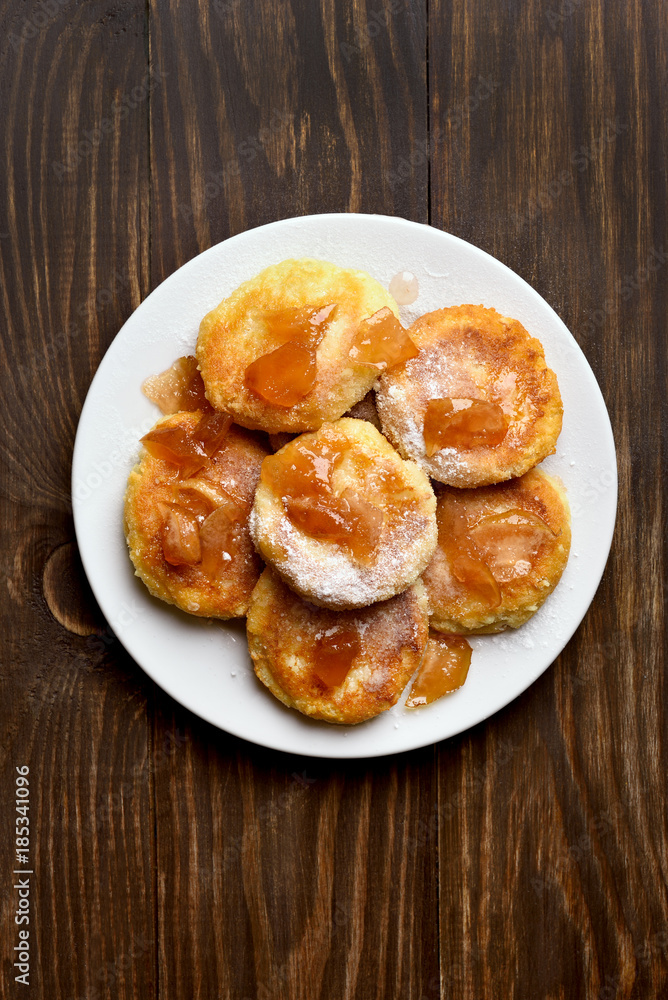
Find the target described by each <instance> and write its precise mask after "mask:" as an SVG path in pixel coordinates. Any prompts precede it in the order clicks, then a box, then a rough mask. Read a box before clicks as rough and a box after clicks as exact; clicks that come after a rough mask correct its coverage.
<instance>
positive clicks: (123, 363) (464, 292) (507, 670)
mask: <svg viewBox="0 0 668 1000" xmlns="http://www.w3.org/2000/svg"><path fill="white" fill-rule="evenodd" d="M287 257H317V258H322V259H324V260H329V261H333V262H334V263H336V264H339V265H342V266H344V267H353V268H359V269H361V270H365V271H369V272H370V273H371V274H372V275H373V277H374V278H376V279H377V280H378V281H380V282H381V283H382V284H383V285H385V286H386V287H387V285H388V284H389V281H390V279H391V278H392V276H393V275H394V274H396V273H397V272H398V271H402V270H409V271H412V272H413V273H414V274H416V275H417V277H418V279H419V282H420V294H419V297H418V299H417V301H416V302H415V303H414V304H413V305H411V306H407V307H402V310H401V312H402V319H403V321H404V323H405V324H407V323H409V322H412V321H413V320H414V319H415V318H416V317H417V316H419V315H421V314H423V313H426V312H429V311H430V310H432V309H436V308H439V307H442V306H448V305H458V304H461V303H463V302H472V303H482V304H483V305H485V306H494V307H495V308H496V309H498V310H499V312H501V313H503V314H505V315H508V316H513V317H515V318H517V319H519V320H520V322H522V323H523V324H524V326H525V327H526V328H527V329H528V330H529V332H530V333H531V334H533V335H534V336H536V337H538V339H539V340H540V341H542V343H543V345H544V347H545V354H546V356H547V363H548V365H550V367H551V368H553V369H554V370H555V371H556V373H557V377H558V379H559V387H560V389H561V394H562V397H563V402H564V425H563V431H562V433H561V437H560V438H559V441H558V448H557V454H555V455H553V456H551V457H550V458H549V459H547V460H546V461H545V463H544V467H545V469H546V470H547V471H548V472H550V473H553V474H556V475H559V476H560V477H561V478H562V480H563V481H564V483H565V485H566V488H567V490H568V496H569V498H570V502H571V508H572V515H573V542H572V549H571V556H570V559H569V562H568V566H567V567H566V571H565V573H564V575H563V578H562V580H561V582H560V583H559V586H558V587H557V589H556V590H555V592H554V593H553V594H552V595H551V597H550V598H549V599H548V600H547V602H546V604H545V605H544V606H543V607H542V608H541V609H540V611H539V612H538V613H537V614H536V615H534V617H533V618H532V619H531V621H529V622H528V623H527V624H526V625H524V626H523V627H522V628H520V629H518V630H517V631H514V632H506V633H505V634H502V635H499V636H479V637H476V638H473V639H471V645H472V646H473V650H474V652H473V659H472V664H471V669H470V671H469V676H468V679H467V681H466V684H465V685H464V687H462V688H461V689H460V690H459V691H457V692H455V693H454V694H452V695H449V696H447V697H445V698H442V699H441V700H440V701H437V702H435V703H434V704H433V705H429V706H427V707H425V708H422V709H418V710H414V711H407V710H405V709H404V708H403V707H402V706H401V704H399V705H396V706H395V707H394V708H393V709H391V710H390V711H389V712H385V713H383V714H382V715H380V716H378V718H376V719H372V720H371V721H369V722H366V723H363V724H362V725H359V726H333V725H328V724H327V723H324V722H315V721H313V720H310V719H307V718H306V717H304V716H302V715H300V714H299V713H298V712H295V711H291V710H290V709H287V708H285V707H284V706H283V705H281V704H280V703H279V702H278V701H277V700H276V699H275V698H274V697H273V696H272V695H271V694H269V692H268V691H267V690H266V688H264V687H263V686H262V685H261V684H260V683H259V681H257V680H256V678H255V675H254V673H253V670H252V667H251V663H250V659H249V656H248V651H247V646H246V639H245V630H244V627H243V626H244V623H243V622H233V623H225V622H211V621H205V620H202V619H198V618H194V617H191V616H188V615H186V614H183V613H181V612H180V611H178V610H176V609H174V608H171V607H169V606H168V605H166V604H163V603H162V602H160V601H158V600H156V599H154V598H152V597H151V596H150V595H149V593H148V591H147V590H146V589H145V588H144V586H143V584H142V583H141V582H140V581H139V580H138V579H137V578H136V577H135V576H134V573H133V567H132V565H131V563H130V560H129V558H128V553H127V548H126V545H125V539H124V537H123V528H122V504H123V494H124V491H125V484H126V480H127V477H128V473H129V472H130V469H131V468H132V466H133V465H134V463H135V461H136V458H137V454H138V439H139V437H140V436H141V435H142V434H144V433H145V432H146V431H147V430H148V429H149V428H150V427H151V426H152V425H153V424H154V423H155V421H156V420H157V418H158V417H159V413H158V411H157V408H156V407H155V406H153V404H152V403H150V402H149V400H148V399H146V397H145V396H144V395H143V394H142V392H141V388H140V387H141V384H142V382H143V380H144V379H145V378H146V377H147V376H149V375H153V374H155V373H156V372H160V371H163V370H164V369H165V368H168V367H169V366H170V365H171V364H172V362H173V361H174V360H175V358H177V357H178V356H179V355H183V354H191V353H192V352H193V349H194V346H195V342H196V339H197V331H198V328H199V323H200V320H201V318H202V317H203V316H204V314H205V313H206V312H208V311H209V310H210V309H212V308H213V307H214V306H215V305H217V304H218V302H219V301H220V300H221V299H222V298H224V297H225V296H226V295H229V294H230V292H231V291H232V290H233V289H234V288H236V287H237V285H239V284H240V283H241V282H242V281H245V280H246V279H247V278H250V277H251V276H252V275H254V274H256V273H257V272H258V271H260V270H262V268H264V267H267V266H268V265H269V264H274V263H276V262H278V261H280V260H284V259H285V258H287ZM72 493H73V504H74V521H75V526H76V533H77V539H78V542H79V548H80V550H81V557H82V559H83V564H84V567H85V570H86V573H87V575H88V579H89V581H90V584H91V587H92V588H93V592H94V593H95V596H96V598H97V600H98V602H99V604H100V607H101V608H102V611H103V612H104V614H105V616H106V618H107V620H108V622H109V624H110V626H111V627H112V629H113V630H114V632H115V633H116V635H117V636H118V638H119V639H120V641H121V642H122V643H123V645H124V646H125V648H126V649H127V650H128V652H129V653H130V654H131V655H132V656H133V657H134V658H135V660H136V661H137V663H139V664H140V666H142V667H143V668H144V670H145V671H146V672H147V673H148V674H149V676H150V677H152V678H153V679H154V680H155V681H156V682H157V683H158V684H159V685H160V686H161V687H162V688H164V690H165V691H167V692H168V693H169V694H170V695H172V697H173V698H176V700H177V701H179V702H180V703H181V704H182V705H185V706H186V708H189V709H190V710H191V711H193V712H195V713H197V715H200V716H201V717H202V718H204V719H207V720H208V721H209V722H212V723H213V724H214V725H216V726H219V727H220V728H221V729H224V730H226V731H227V732H229V733H233V734H234V735H236V736H241V737H243V738H244V739H247V740H251V741H252V742H254V743H259V744H261V745H262V746H266V747H273V748H275V749H278V750H286V751H290V752H293V753H299V754H307V755H310V756H313V757H374V756H379V755H383V754H391V753H396V752H398V751H402V750H410V749H413V748H415V747H421V746H426V745H427V744H430V743H434V742H436V741H437V740H442V739H444V738H446V737H448V736H453V735H455V734H456V733H459V732H462V730H465V729H467V728H468V727H469V726H473V725H475V724H476V723H478V722H481V721H482V720H483V719H486V718H487V717H488V716H490V715H491V714H492V713H493V712H496V711H498V709H500V708H502V707H503V706H504V705H507V704H508V702H510V701H512V700H513V698H516V697H517V696H518V695H519V694H520V693H521V692H522V691H524V690H525V689H526V688H527V687H528V686H529V685H530V684H531V683H532V682H533V681H535V680H536V678H537V677H539V676H540V674H542V673H543V671H544V670H545V669H546V668H547V667H548V666H549V665H550V663H552V661H553V660H554V659H555V657H556V656H557V655H558V654H559V653H560V651H561V650H562V649H563V647H564V646H565V645H566V643H567V642H568V640H569V639H570V637H571V636H572V634H573V632H574V631H575V629H576V628H577V627H578V625H579V624H580V622H581V620H582V618H583V616H584V614H585V612H586V610H587V608H588V606H589V604H590V603H591V600H592V598H593V596H594V593H595V591H596V588H597V586H598V584H599V581H600V579H601V575H602V573H603V569H604V567H605V563H606V559H607V557H608V552H609V549H610V543H611V539H612V531H613V527H614V522H615V512H616V505H617V468H616V461H615V448H614V441H613V438H612V431H611V428H610V421H609V419H608V414H607V411H606V408H605V404H604V402H603V398H602V396H601V393H600V390H599V387H598V385H597V383H596V380H595V378H594V375H593V373H592V371H591V369H590V367H589V365H588V364H587V361H586V359H585V357H584V355H583V354H582V352H581V351H580V348H579V347H578V346H577V344H576V342H575V340H574V339H573V337H572V336H571V334H570V333H569V332H568V330H567V329H566V327H565V326H564V324H563V323H562V322H561V320H560V319H559V317H558V316H557V315H556V313H554V312H553V310H552V309H551V308H550V306H548V304H547V303H546V302H545V301H544V300H543V299H542V298H541V297H540V295H538V294H537V293H536V292H535V291H534V290H533V289H532V288H530V287H529V285H527V284H526V283H525V282H524V281H523V280H522V279H521V278H519V277H518V276H517V275H516V274H513V272H512V271H510V270H508V268H507V267H505V266H504V265H503V264H501V263H499V261H497V260H495V259H494V258H493V257H490V256H488V255H487V254H486V253H483V251H482V250H478V249H477V248H476V247H474V246H471V245H470V244H469V243H465V242H464V241H463V240H460V239H457V238H456V237H454V236H450V235H448V234H447V233H442V232H440V231H438V230H436V229H431V228H430V227H428V226H423V225H418V224H417V223H413V222H407V221H406V220H404V219H395V218H389V217H386V216H376V215H318V216H306V217H303V218H298V219H286V220H285V221H283V222H275V223H272V224H271V225H268V226H262V227H260V228H259V229H253V230H251V231H250V232H246V233H242V234H240V235H239V236H235V237H233V238H232V239H229V240H226V241H225V242H224V243H220V244H219V245H218V246H215V247H212V248H211V249H210V250H207V251H206V252H205V253H203V254H201V255H200V256H199V257H196V258H195V259H194V260H191V261H190V262H189V263H188V264H185V265H184V266H183V267H182V268H180V269H179V270H178V271H177V272H176V273H175V274H173V275H172V276H171V277H169V278H168V279H167V280H166V281H165V282H163V284H162V285H160V286H159V287H158V288H156V289H155V291H154V292H153V293H152V294H151V295H149V297H148V298H147V299H146V301H145V302H143V303H142V304H141V305H140V306H139V308H138V309H137V310H136V312H134V313H133V315H132V316H130V318H129V319H128V321H127V323H126V324H125V325H124V327H123V329H122V330H121V331H120V333H119V334H118V336H117V337H116V338H115V340H114V342H113V343H112V345H111V347H110V348H109V350H108V351H107V353H106V355H105V357H104V359H103V360H102V363H101V365H100V367H99V369H98V371H97V374H96V375H95V378H94V379H93V383H92V385H91V387H90V390H89V393H88V396H87V399H86V403H85V405H84V408H83V412H82V414H81V420H80V423H79V429H78V432H77V438H76V443H75V448H74V462H73V467H72ZM404 697H405V695H404ZM402 701H403V699H402Z"/></svg>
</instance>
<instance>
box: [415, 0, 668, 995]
mask: <svg viewBox="0 0 668 1000" xmlns="http://www.w3.org/2000/svg"><path fill="white" fill-rule="evenodd" d="M663 13H664V14H665V11H664V12H663ZM662 21H663V22H665V18H663V19H662V15H661V14H660V13H659V11H658V9H657V10H655V9H654V8H652V7H651V5H647V4H639V3H619V4H613V5H604V4H602V3H598V2H594V3H587V4H580V3H568V4H554V5H553V6H552V8H550V6H549V5H545V6H544V5H538V4H528V5H519V4H516V5H511V6H510V7H508V6H505V5H504V6H502V5H494V7H493V8H492V9H491V8H490V7H489V5H488V4H482V3H479V2H478V0H470V2H466V3H456V4H454V5H452V6H451V5H449V4H445V3H441V2H436V3H432V4H431V5H430V22H429V37H430V92H431V94H432V115H431V128H432V133H433V132H434V130H436V129H438V128H439V126H440V127H441V128H442V130H443V134H444V136H445V140H444V142H443V144H442V147H441V149H440V151H439V154H438V155H435V156H434V158H433V161H432V169H431V200H432V216H431V218H432V224H434V225H436V226H438V227H441V228H443V229H447V230H449V231H450V232H453V233H455V234H456V235H458V236H462V237H463V238H465V239H468V240H470V241H471V242H473V243H475V244H476V245H478V246H481V247H482V248H483V249H485V250H487V251H488V252H490V253H492V254H493V255H494V256H496V257H498V258H499V259H500V260H502V261H504V263H506V264H508V265H509V266H510V267H511V268H513V270H515V271H517V272H518V273H519V274H521V275H522V276H523V277H525V278H526V279H527V280H528V281H529V282H530V283H531V284H532V285H533V286H534V288H536V289H537V291H539V292H540V294H541V295H543V296H544V297H545V298H546V299H547V300H548V302H550V303H551V304H552V305H553V307H554V308H555V309H556V311H557V312H558V313H559V315H560V316H561V317H562V318H563V320H564V321H565V323H566V324H567V326H568V327H569V328H570V329H571V330H572V331H573V333H574V334H575V336H576V338H577V339H578V341H579V343H580V344H581V346H582V348H583V350H584V351H585V354H586V355H587V357H588V359H589V361H590V363H591V364H592V367H593V369H594V372H595V374H596V376H597V378H598V380H599V383H600V385H601V388H602V390H603V394H604V397H605V399H606V402H607V404H608V407H609V410H610V415H611V419H612V424H613V430H614V433H615V438H616V443H617V449H618V464H619V474H620V506H619V519H618V524H617V530H616V534H615V541H614V545H613V551H612V557H611V560H610V562H609V564H608V567H607V570H606V573H605V576H604V579H603V582H602V584H601V587H600V589H599V591H598V594H597V597H596V599H595V601H594V604H593V606H592V608H591V609H590V611H589V613H588V615H587V617H586V619H585V622H584V623H583V625H582V626H581V628H580V629H579V630H578V633H577V634H576V636H575V638H574V639H573V640H572V641H571V642H570V643H569V645H568V647H567V649H566V650H565V651H564V653H563V654H562V655H561V657H559V660H558V661H557V664H556V665H555V667H553V669H552V670H551V671H549V672H548V673H547V675H545V676H544V677H543V678H541V680H540V681H539V682H538V683H537V684H535V685H533V687H532V688H531V689H530V691H528V692H527V693H526V694H525V695H524V696H523V697H522V698H521V699H519V700H518V701H517V702H516V703H515V704H514V705H512V706H510V707H509V709H507V710H506V711H505V712H504V713H503V715H502V716H501V717H499V718H496V719H494V720H492V721H491V723H489V724H487V725H486V726H484V727H480V728H479V729H477V730H474V731H473V732H472V733H471V734H470V735H468V736H466V737H464V738H463V739H462V740H461V742H460V744H459V746H460V753H461V755H462V759H461V764H460V766H458V767H457V768H455V769H453V767H452V754H451V752H450V751H445V750H444V751H442V761H441V782H440V786H441V800H440V801H441V803H442V802H444V801H445V802H446V803H447V802H448V801H451V799H452V796H456V795H457V793H459V794H461V796H462V805H461V806H459V807H458V808H457V811H456V813H454V814H453V815H452V817H450V818H446V817H445V816H444V822H443V824H442V826H441V827H440V839H441V848H440V850H439V859H440V860H441V864H440V868H439V871H440V876H441V899H444V898H449V899H451V900H452V905H451V907H450V908H449V909H448V910H445V911H444V910H442V911H441V961H442V963H443V967H444V968H446V969H447V968H448V967H450V968H451V969H452V975H451V977H450V990H451V993H450V994H448V995H452V996H454V997H457V996H476V997H494V996H497V995H503V996H505V997H518V998H524V997H534V996H535V997H539V996H540V997H549V998H557V997H561V996H566V997H569V998H576V997H583V998H584V997H597V998H598V997H660V996H665V995H667V994H668V985H667V984H668V947H667V946H668V911H667V905H666V902H667V901H666V883H667V879H666V875H667V872H668V840H667V830H666V811H665V794H666V769H665V757H664V754H665V733H666V721H665V707H664V705H665V702H664V697H665V696H664V680H665V661H664V656H665V648H666V647H665V622H664V613H665V604H664V597H663V594H664V592H665V580H666V566H665V529H664V527H663V526H664V525H665V512H664V511H663V510H662V493H663V491H662V481H663V477H664V476H665V457H664V454H663V449H662V446H661V445H660V443H659V430H658V428H659V426H663V427H665V420H666V407H665V400H661V401H659V400H658V399H657V396H656V388H657V386H658V384H659V383H658V381H657V377H659V378H665V372H666V280H665V274H666V271H665V265H666V263H667V262H668V258H667V257H666V251H667V250H668V241H667V240H666V189H665V171H661V170H659V171H657V169H656V168H657V164H658V162H659V159H661V158H662V157H663V155H665V151H666V138H667V137H666V127H665V116H663V115H662V114H661V113H660V111H659V106H660V103H661V102H660V101H659V100H658V93H659V91H657V85H660V84H661V83H662V85H663V88H664V90H665V84H666V82H667V81H668V74H667V66H666V48H665V42H666V32H665V27H666V25H665V23H662ZM457 41H458V42H459V44H456V42H457ZM480 77H484V78H486V79H487V80H488V81H489V86H488V88H487V89H488V90H489V91H490V96H489V97H487V98H484V99H480V100H476V99H475V94H476V90H477V88H478V87H479V86H480V84H479V80H480ZM660 89H661V86H659V90H660ZM470 95H474V99H473V100H472V101H470V102H469V97H470ZM468 103H470V109H469V110H466V108H467V104H468ZM458 109H462V111H461V113H459V110H458ZM453 110H454V114H452V111H453ZM660 151H663V152H660ZM648 264H649V269H648ZM659 373H663V374H662V375H661V376H659ZM650 400H654V402H650ZM590 472H591V477H590V484H591V489H590V490H588V495H587V496H586V497H585V498H583V501H582V502H583V503H586V504H592V503H593V504H595V503H596V502H597V500H598V498H599V497H600V496H601V494H602V493H603V492H604V491H605V490H606V489H609V488H610V484H609V483H608V482H607V480H606V479H605V477H604V476H602V473H601V470H600V469H597V468H596V467H595V466H592V468H591V470H590ZM502 737H503V738H505V739H507V740H509V741H510V744H511V747H512V756H511V758H510V759H509V761H508V763H506V765H505V774H504V776H503V789H504V791H505V794H499V790H498V788H497V787H496V785H497V782H496V780H495V778H494V771H495V768H496V765H497V763H498V760H499V754H498V749H497V747H498V741H499V739H501V738H502ZM471 774H473V775H478V777H479V779H480V780H479V782H474V781H471ZM444 858H449V859H452V863H449V864H448V863H443V859H444ZM464 872H465V873H466V877H465V878H462V875H463V873H464ZM499 983H501V984H503V986H501V987H500V986H499ZM497 990H498V993H497Z"/></svg>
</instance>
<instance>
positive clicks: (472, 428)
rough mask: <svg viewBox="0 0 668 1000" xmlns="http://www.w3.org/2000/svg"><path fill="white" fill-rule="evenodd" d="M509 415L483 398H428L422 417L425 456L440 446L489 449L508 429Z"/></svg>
mask: <svg viewBox="0 0 668 1000" xmlns="http://www.w3.org/2000/svg"><path fill="white" fill-rule="evenodd" d="M509 423H510V420H509V418H508V417H507V416H506V414H505V413H504V412H503V410H502V409H501V407H500V406H499V404H498V403H489V402H487V401H486V400H484V399H455V398H452V399H450V398H449V397H448V398H446V399H430V400H429V402H428V404H427V411H426V413H425V418H424V443H425V448H426V452H427V456H428V457H431V456H432V455H434V454H435V453H436V452H437V451H440V450H441V448H459V449H461V450H464V451H468V450H470V449H472V448H481V447H487V448H493V447H495V446H496V445H499V444H501V442H502V441H503V439H504V437H505V436H506V433H507V431H508V425H509Z"/></svg>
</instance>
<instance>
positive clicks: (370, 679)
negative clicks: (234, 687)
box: [247, 568, 428, 725]
mask: <svg viewBox="0 0 668 1000" xmlns="http://www.w3.org/2000/svg"><path fill="white" fill-rule="evenodd" d="M427 621H428V613H427V599H426V594H425V591H424V588H423V586H422V584H421V583H420V582H419V581H417V582H416V583H415V584H413V586H411V587H409V588H408V589H407V590H405V591H404V592H403V593H402V594H399V595H398V596H396V597H392V598H390V600H388V601H383V602H382V603H380V604H374V605H373V606H372V607H368V608H362V609H359V610H357V611H337V612H334V611H328V610H326V609H324V608H318V607H315V606H314V605H313V604H309V603H308V602H307V601H304V600H302V598H301V597H299V596H298V595H297V594H295V593H294V592H293V591H292V590H290V589H289V588H288V587H286V586H285V584H284V583H283V582H282V581H281V579H280V578H279V577H278V576H277V575H276V574H275V573H274V572H273V571H272V570H271V569H269V568H267V569H266V570H265V571H264V573H263V574H262V576H261V577H260V580H259V582H258V584H257V586H256V588H255V590H254V591H253V596H252V598H251V604H250V609H249V611H248V621H247V631H248V648H249V650H250V654H251V657H252V660H253V666H254V668H255V673H256V674H257V676H258V678H259V679H260V680H261V681H262V683H263V684H264V685H266V687H268V688H269V690H270V691H271V693H272V694H273V695H275V696H276V697H277V698H278V699H279V701H282V702H283V704H284V705H287V706H288V707H289V708H296V709H297V711H299V712H302V713H303V714H304V715H310V716H311V718H314V719H322V720H324V721H325V722H336V723H340V724H344V725H345V724H348V725H352V724H354V723H358V722H364V721H365V720H366V719H372V718H373V717H374V716H376V715H379V714H380V713H381V712H385V711H386V710H387V709H388V708H391V707H392V705H394V704H395V703H396V702H397V700H398V698H399V695H400V694H401V692H402V691H403V689H404V688H405V686H406V684H407V683H408V681H409V679H410V677H411V676H412V674H413V673H414V672H415V670H416V669H417V667H418V666H419V664H420V660H421V659H422V654H423V652H424V649H425V646H426V643H427V637H428V624H427Z"/></svg>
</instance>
